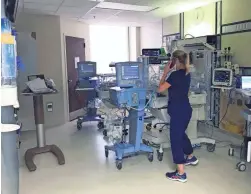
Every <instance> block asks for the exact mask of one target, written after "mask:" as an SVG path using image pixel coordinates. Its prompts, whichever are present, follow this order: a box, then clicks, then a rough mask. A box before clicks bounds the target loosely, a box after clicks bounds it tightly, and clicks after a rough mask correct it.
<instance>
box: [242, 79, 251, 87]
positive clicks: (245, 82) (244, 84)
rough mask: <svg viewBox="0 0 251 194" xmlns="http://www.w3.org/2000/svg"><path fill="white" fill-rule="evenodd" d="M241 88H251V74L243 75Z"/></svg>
mask: <svg viewBox="0 0 251 194" xmlns="http://www.w3.org/2000/svg"><path fill="white" fill-rule="evenodd" d="M241 88H242V89H251V76H242V77H241Z"/></svg>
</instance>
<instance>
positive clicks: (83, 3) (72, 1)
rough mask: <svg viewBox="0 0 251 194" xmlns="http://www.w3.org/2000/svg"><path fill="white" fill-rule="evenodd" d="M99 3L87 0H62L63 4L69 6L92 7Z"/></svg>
mask: <svg viewBox="0 0 251 194" xmlns="http://www.w3.org/2000/svg"><path fill="white" fill-rule="evenodd" d="M97 4H99V2H98V1H89V0H64V2H63V6H71V7H90V6H91V7H94V6H96V5H97Z"/></svg>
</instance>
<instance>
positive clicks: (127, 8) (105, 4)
mask: <svg viewBox="0 0 251 194" xmlns="http://www.w3.org/2000/svg"><path fill="white" fill-rule="evenodd" d="M96 7H97V8H102V9H117V10H125V11H139V12H148V11H151V10H153V9H154V8H153V7H149V6H140V5H130V4H123V3H112V2H101V3H99V4H98V5H97V6H96Z"/></svg>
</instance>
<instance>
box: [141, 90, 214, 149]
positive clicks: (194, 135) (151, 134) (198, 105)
mask: <svg viewBox="0 0 251 194" xmlns="http://www.w3.org/2000/svg"><path fill="white" fill-rule="evenodd" d="M165 100H166V103H167V98H165ZM189 101H190V104H191V106H192V109H193V113H192V118H191V121H190V123H189V125H188V128H187V131H186V133H187V135H188V137H189V138H190V140H191V143H192V144H193V145H196V144H201V143H206V144H209V145H215V140H213V139H210V138H205V137H203V138H199V137H198V130H197V123H198V121H199V120H205V119H206V116H205V105H206V94H205V93H204V94H190V96H189ZM155 111H156V109H155ZM159 111H161V110H159ZM159 114H160V115H163V113H161V112H160V113H159ZM164 114H166V115H167V116H168V113H167V110H165V113H164ZM154 116H156V114H154ZM162 118H163V117H162ZM159 119H161V118H159ZM169 120H170V119H169V116H168V117H166V118H165V119H163V120H162V121H164V122H169ZM142 139H144V140H147V141H149V142H150V143H154V144H158V145H160V149H159V153H162V152H163V149H164V148H170V141H169V140H170V137H169V132H168V133H167V131H166V130H165V131H162V132H159V131H158V130H151V131H146V132H145V133H144V134H143V138H142Z"/></svg>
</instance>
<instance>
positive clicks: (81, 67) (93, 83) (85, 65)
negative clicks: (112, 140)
mask: <svg viewBox="0 0 251 194" xmlns="http://www.w3.org/2000/svg"><path fill="white" fill-rule="evenodd" d="M77 66H78V68H77V71H78V81H77V83H76V89H75V90H76V91H79V92H86V99H85V100H86V103H85V110H86V112H85V115H84V116H82V117H79V118H78V120H77V129H78V130H80V129H81V128H82V123H84V122H88V121H98V122H99V123H98V128H99V129H102V128H104V123H103V119H102V118H101V115H98V114H97V102H96V99H97V97H98V93H97V91H96V88H97V87H98V78H97V77H96V76H97V73H96V72H97V71H96V62H91V61H80V62H78V63H77Z"/></svg>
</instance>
